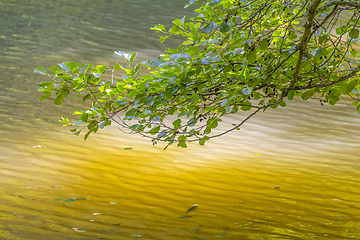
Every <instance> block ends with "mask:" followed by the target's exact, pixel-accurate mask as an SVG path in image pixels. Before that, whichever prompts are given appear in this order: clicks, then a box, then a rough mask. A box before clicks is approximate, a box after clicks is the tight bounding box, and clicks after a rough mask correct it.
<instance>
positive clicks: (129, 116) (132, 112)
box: [125, 108, 136, 118]
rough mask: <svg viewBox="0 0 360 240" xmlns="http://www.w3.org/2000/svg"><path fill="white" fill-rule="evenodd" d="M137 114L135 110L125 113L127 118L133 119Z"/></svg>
mask: <svg viewBox="0 0 360 240" xmlns="http://www.w3.org/2000/svg"><path fill="white" fill-rule="evenodd" d="M135 113H136V109H135V108H131V109H130V110H129V111H127V112H126V113H125V117H127V118H133V117H134V115H135Z"/></svg>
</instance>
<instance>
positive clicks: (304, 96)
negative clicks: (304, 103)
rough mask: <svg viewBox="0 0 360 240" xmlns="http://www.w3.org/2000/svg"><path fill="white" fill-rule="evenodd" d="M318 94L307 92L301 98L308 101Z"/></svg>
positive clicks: (312, 91)
mask: <svg viewBox="0 0 360 240" xmlns="http://www.w3.org/2000/svg"><path fill="white" fill-rule="evenodd" d="M315 93H316V92H315V91H314V90H309V91H306V92H304V93H303V94H302V95H301V98H302V100H308V99H309V98H311V97H312V96H314V94H315Z"/></svg>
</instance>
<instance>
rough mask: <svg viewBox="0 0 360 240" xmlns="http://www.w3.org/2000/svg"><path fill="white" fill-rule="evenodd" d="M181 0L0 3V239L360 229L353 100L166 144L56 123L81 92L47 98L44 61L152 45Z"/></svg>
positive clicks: (277, 235) (87, 58) (290, 234)
mask: <svg viewBox="0 0 360 240" xmlns="http://www.w3.org/2000/svg"><path fill="white" fill-rule="evenodd" d="M185 3H186V1H180V0H179V1H165V0H163V1H161V0H157V1H145V0H144V1H136V2H135V1H130V0H128V1H108V2H107V3H106V4H104V3H103V1H85V0H84V1H76V2H73V1H62V2H61V3H58V2H56V1H49V0H46V1H45V0H44V1H38V0H37V1H25V0H24V1H19V0H18V1H10V0H6V1H2V2H1V3H0V20H1V21H0V27H1V28H0V29H1V31H0V69H1V75H0V87H1V88H0V121H1V124H0V238H2V239H136V238H139V239H218V238H224V239H360V230H359V224H360V223H359V222H360V218H359V214H360V202H359V201H360V200H359V199H360V167H359V164H358V162H359V159H360V158H359V157H360V153H359V147H360V141H359V140H360V137H359V132H360V126H359V122H360V119H359V115H358V114H357V113H356V110H355V108H354V106H352V105H351V102H350V101H349V100H347V99H344V100H342V101H341V102H340V104H339V105H337V106H328V105H324V106H321V105H320V103H319V102H318V101H316V100H310V101H306V102H301V101H293V102H291V103H288V107H287V108H285V109H276V110H269V111H267V112H265V113H259V114H258V115H257V116H256V117H254V119H252V120H251V121H250V122H249V123H248V124H246V125H245V126H244V127H243V128H242V129H241V130H240V131H237V132H233V133H230V134H229V135H226V136H224V137H222V138H218V139H214V140H212V141H210V142H209V143H207V144H206V145H205V146H204V147H201V146H199V145H197V144H190V146H189V147H188V148H187V149H180V148H176V147H171V148H170V149H168V150H166V151H163V150H162V149H163V147H164V145H161V144H159V145H156V146H153V145H152V144H151V142H150V141H148V140H145V139H142V138H141V137H139V136H136V135H127V134H123V133H121V132H120V131H119V130H118V129H117V128H116V126H112V127H109V128H107V129H105V130H103V131H100V132H99V133H97V134H95V135H93V136H90V138H89V139H88V140H87V141H83V140H82V138H81V137H75V136H72V135H71V133H70V132H68V129H65V128H62V127H61V124H60V123H58V119H59V116H60V115H64V116H66V115H71V113H72V112H73V111H74V110H76V108H77V107H78V106H80V104H81V103H80V102H73V103H70V102H65V103H64V106H62V107H57V106H55V105H54V104H53V103H51V101H44V102H39V101H38V98H39V94H38V93H37V92H36V85H37V84H38V82H40V81H44V80H45V79H44V78H43V77H42V76H40V75H34V74H33V73H32V72H33V69H34V68H35V67H36V66H38V65H43V66H45V67H49V66H51V65H55V64H56V63H58V62H61V61H78V62H81V61H83V62H93V63H114V62H115V61H116V60H117V59H116V56H113V51H114V50H127V51H129V50H130V51H139V52H140V58H143V59H145V58H151V57H155V56H156V54H157V53H158V52H159V51H161V50H164V49H165V48H166V45H164V46H161V45H160V44H158V42H157V36H156V34H153V33H152V32H151V31H150V30H148V29H149V28H150V27H151V26H153V25H155V24H157V23H160V22H161V23H165V22H171V20H172V19H173V18H175V17H181V16H183V15H191V12H190V11H186V10H183V9H182V6H183V5H185ZM165 10H166V11H165ZM168 44H169V43H168ZM172 44H175V43H172ZM167 46H168V45H167ZM242 118H243V117H242V116H241V115H238V116H232V117H228V118H226V119H225V121H224V123H223V124H222V126H221V129H226V128H228V127H231V124H232V123H236V122H239V121H240V120H241V119H242ZM221 129H220V130H221ZM37 145H40V146H42V147H44V148H39V147H37V148H34V146H37ZM194 204H197V209H196V210H194V211H191V212H189V213H188V214H186V211H187V210H188V209H189V208H190V207H192V206H193V205H194Z"/></svg>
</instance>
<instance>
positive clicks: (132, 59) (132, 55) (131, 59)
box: [130, 52, 137, 64]
mask: <svg viewBox="0 0 360 240" xmlns="http://www.w3.org/2000/svg"><path fill="white" fill-rule="evenodd" d="M136 56H137V52H134V53H133V54H131V57H130V64H132V63H133V62H134V60H135V58H136Z"/></svg>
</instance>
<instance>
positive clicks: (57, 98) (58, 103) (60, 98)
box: [54, 95, 64, 105]
mask: <svg viewBox="0 0 360 240" xmlns="http://www.w3.org/2000/svg"><path fill="white" fill-rule="evenodd" d="M63 100H64V95H58V96H57V97H56V98H55V100H54V103H55V104H56V105H61V103H62V101H63Z"/></svg>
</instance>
